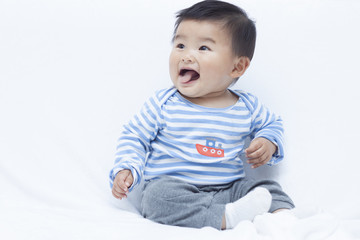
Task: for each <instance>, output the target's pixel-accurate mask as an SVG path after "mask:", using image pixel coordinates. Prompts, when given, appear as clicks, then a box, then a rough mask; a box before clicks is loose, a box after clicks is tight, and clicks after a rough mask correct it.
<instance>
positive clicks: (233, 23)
mask: <svg viewBox="0 0 360 240" xmlns="http://www.w3.org/2000/svg"><path fill="white" fill-rule="evenodd" d="M176 18H177V20H176V22H175V30H174V36H175V34H176V31H177V28H178V27H179V24H180V23H181V22H182V21H184V20H199V21H203V20H206V21H220V22H224V26H225V28H226V29H227V30H228V32H229V34H230V36H231V39H232V49H233V53H234V54H235V56H238V57H242V56H245V57H248V58H249V59H250V60H251V59H252V57H253V55H254V50H255V42H256V27H255V23H254V22H253V21H252V20H251V19H249V17H248V16H247V14H246V12H245V11H244V10H242V9H241V8H239V7H237V6H235V5H233V4H230V3H226V2H222V1H217V0H205V1H202V2H199V3H196V4H194V5H193V6H191V7H189V8H185V9H183V10H181V11H179V12H177V15H176Z"/></svg>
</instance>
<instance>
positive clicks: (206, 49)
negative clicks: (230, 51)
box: [199, 46, 210, 51]
mask: <svg viewBox="0 0 360 240" xmlns="http://www.w3.org/2000/svg"><path fill="white" fill-rule="evenodd" d="M199 50H200V51H209V50H210V48H208V47H207V46H201V47H200V48H199Z"/></svg>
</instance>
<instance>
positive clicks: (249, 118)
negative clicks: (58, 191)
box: [110, 88, 283, 188]
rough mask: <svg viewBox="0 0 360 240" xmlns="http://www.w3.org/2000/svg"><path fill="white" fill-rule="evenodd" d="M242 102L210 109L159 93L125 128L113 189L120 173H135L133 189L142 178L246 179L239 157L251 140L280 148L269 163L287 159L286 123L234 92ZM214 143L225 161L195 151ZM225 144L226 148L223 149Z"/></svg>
mask: <svg viewBox="0 0 360 240" xmlns="http://www.w3.org/2000/svg"><path fill="white" fill-rule="evenodd" d="M234 93H235V94H237V95H238V96H239V101H238V102H237V103H236V104H235V105H233V106H231V107H228V108H222V109H218V108H207V107H202V106H198V105H195V104H193V103H191V102H189V101H188V100H186V99H184V98H183V97H182V96H181V95H180V94H179V93H178V92H177V90H176V89H175V88H169V89H164V90H161V91H159V92H157V93H156V94H155V95H154V96H153V97H151V98H150V99H149V100H148V101H147V102H146V103H145V104H144V106H143V108H142V109H141V111H140V112H139V113H138V114H137V115H135V116H134V117H133V118H132V119H131V121H130V122H129V123H128V124H126V125H125V126H124V128H123V132H122V135H121V137H120V138H119V140H118V146H117V152H116V159H115V164H114V167H113V169H112V170H111V172H110V184H111V186H112V183H113V180H114V178H115V176H116V173H117V172H119V171H120V170H122V169H130V170H131V171H132V174H133V176H134V184H133V186H132V188H133V187H134V186H135V185H136V184H138V183H139V182H140V180H141V179H142V178H144V179H145V180H149V179H152V178H155V177H159V176H161V175H169V176H173V177H175V178H179V179H181V180H184V181H187V182H190V183H193V184H197V185H210V184H213V185H215V184H225V183H229V182H232V181H234V180H237V179H239V178H242V177H244V176H245V172H244V166H243V162H242V161H241V159H240V155H241V154H242V153H243V151H244V145H245V139H246V138H247V137H249V136H250V137H251V138H254V137H264V138H267V139H269V140H270V141H272V142H274V143H275V144H276V145H277V146H278V152H277V155H276V156H274V157H273V159H272V160H271V161H270V162H269V165H272V164H276V163H278V162H279V161H281V160H282V158H283V127H282V120H281V119H280V118H279V117H278V116H276V115H275V114H273V113H271V112H270V111H269V110H268V109H267V108H266V107H264V106H263V105H262V104H261V103H260V102H259V101H258V99H257V98H256V97H255V96H253V95H251V94H249V93H245V92H242V91H234ZM209 139H210V140H211V141H213V142H214V141H215V142H216V146H214V147H216V148H220V149H223V150H224V156H223V157H209V156H206V155H203V154H201V153H200V152H198V150H197V149H196V144H201V145H205V143H206V141H207V140H209ZM218 144H221V147H219V146H218Z"/></svg>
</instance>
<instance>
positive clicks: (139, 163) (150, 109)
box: [109, 95, 161, 190]
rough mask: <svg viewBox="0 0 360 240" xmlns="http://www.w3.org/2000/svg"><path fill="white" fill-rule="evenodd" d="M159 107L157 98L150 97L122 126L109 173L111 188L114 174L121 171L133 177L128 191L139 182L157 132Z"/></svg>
mask: <svg viewBox="0 0 360 240" xmlns="http://www.w3.org/2000/svg"><path fill="white" fill-rule="evenodd" d="M159 106H160V104H159V101H158V98H157V96H156V95H155V96H153V97H151V98H150V99H149V100H148V101H146V102H145V104H144V105H143V107H142V109H141V111H140V112H139V113H138V114H136V115H135V116H134V117H133V118H132V119H131V120H130V121H129V123H128V124H126V125H124V127H123V131H122V133H121V136H120V138H119V139H118V144H117V148H116V155H115V163H114V166H113V168H112V170H111V171H110V176H109V177H110V186H111V187H112V185H113V182H114V179H115V176H116V174H117V173H118V172H119V171H121V170H123V169H129V170H131V173H132V175H133V177H134V182H133V184H132V186H131V188H130V190H132V189H133V188H134V186H136V185H137V184H138V183H139V182H140V180H141V178H142V175H143V172H144V167H145V160H146V156H147V153H148V152H149V151H150V144H151V141H152V140H154V139H155V137H156V134H157V132H158V130H159V126H160V122H161V117H160V113H161V111H160V107H159Z"/></svg>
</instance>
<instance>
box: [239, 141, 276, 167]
mask: <svg viewBox="0 0 360 240" xmlns="http://www.w3.org/2000/svg"><path fill="white" fill-rule="evenodd" d="M276 150H277V146H276V145H275V144H274V143H272V142H271V141H269V140H267V139H266V138H262V137H259V138H255V139H254V140H252V141H251V143H250V146H249V147H248V148H247V149H246V150H245V153H246V157H247V158H248V161H247V162H248V163H249V164H252V166H251V168H257V167H260V166H262V165H264V164H266V163H267V162H268V161H270V159H271V158H272V156H273V155H274V153H275V152H276Z"/></svg>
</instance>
